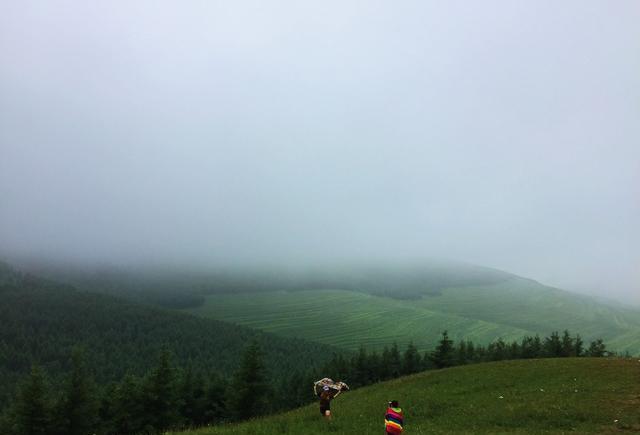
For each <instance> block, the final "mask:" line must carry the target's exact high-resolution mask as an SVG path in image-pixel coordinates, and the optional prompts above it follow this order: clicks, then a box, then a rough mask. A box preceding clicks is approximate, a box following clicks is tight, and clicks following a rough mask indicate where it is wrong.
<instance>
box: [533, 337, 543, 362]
mask: <svg viewBox="0 0 640 435" xmlns="http://www.w3.org/2000/svg"><path fill="white" fill-rule="evenodd" d="M531 354H532V355H533V358H540V357H541V356H542V340H540V336H539V335H538V334H536V335H535V337H533V341H532V342H531Z"/></svg>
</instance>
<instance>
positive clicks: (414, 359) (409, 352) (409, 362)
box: [402, 342, 420, 375]
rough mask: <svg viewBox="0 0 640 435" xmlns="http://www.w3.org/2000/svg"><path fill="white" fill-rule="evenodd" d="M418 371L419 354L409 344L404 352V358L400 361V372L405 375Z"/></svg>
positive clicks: (416, 349) (411, 344) (411, 343)
mask: <svg viewBox="0 0 640 435" xmlns="http://www.w3.org/2000/svg"><path fill="white" fill-rule="evenodd" d="M419 370H420V354H419V353H418V348H416V347H415V346H414V345H413V342H410V343H409V345H408V346H407V349H406V350H405V351H404V358H403V361H402V372H403V373H404V374H405V375H409V374H411V373H416V372H418V371H419Z"/></svg>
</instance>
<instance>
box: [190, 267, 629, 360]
mask: <svg viewBox="0 0 640 435" xmlns="http://www.w3.org/2000/svg"><path fill="white" fill-rule="evenodd" d="M191 311H192V312H193V313H195V314H198V315H202V316H205V317H213V318H216V319H219V320H225V321H231V322H236V323H239V324H242V325H246V326H250V327H254V328H258V329H262V330H265V331H269V332H274V333H278V334H282V335H287V336H297V337H303V338H307V339H311V340H315V341H319V342H323V343H327V344H334V345H338V346H342V347H345V348H349V349H355V348H357V347H358V346H360V345H361V344H365V345H367V346H371V347H378V348H379V347H381V346H383V345H385V344H390V343H391V342H393V341H397V342H398V343H399V344H405V343H407V342H408V341H409V340H413V341H414V343H416V345H417V346H418V347H419V348H421V349H430V348H432V347H433V345H434V344H435V342H436V340H437V337H438V335H439V334H440V332H441V331H442V330H443V329H448V330H449V331H450V333H451V335H452V336H453V337H454V338H455V339H462V338H464V339H470V340H473V341H475V342H479V343H488V342H489V341H492V340H494V339H496V338H498V337H502V338H503V339H506V340H510V339H514V338H519V337H521V336H523V335H525V334H529V335H533V334H536V333H539V334H541V335H547V334H549V333H550V332H551V331H552V330H560V331H561V330H563V329H569V330H571V331H572V332H574V333H575V332H578V333H580V334H582V335H583V337H584V338H585V339H587V340H589V339H595V338H604V339H605V340H606V342H607V343H608V345H609V346H610V348H612V349H616V350H619V351H624V350H629V351H630V352H632V353H634V354H635V353H639V352H640V313H639V312H637V311H636V312H634V311H631V310H625V309H623V308H618V307H612V306H608V305H604V304H601V303H598V302H596V301H594V300H592V299H589V298H587V297H583V296H579V295H576V294H573V293H569V292H565V291H561V290H558V289H553V288H550V287H546V286H543V285H541V284H538V283H536V282H534V281H530V280H526V279H521V278H513V279H510V280H508V281H505V282H502V283H497V284H493V285H485V286H475V287H472V286H467V287H461V288H448V289H444V290H441V292H440V294H439V295H429V296H424V297H422V298H420V299H415V300H406V299H405V300H398V299H391V298H386V297H378V296H372V295H369V294H366V293H362V292H357V291H345V290H313V291H295V292H284V291H280V292H258V293H243V294H218V295H213V296H209V297H208V298H207V301H206V303H205V305H204V306H201V307H199V308H196V309H193V310H191Z"/></svg>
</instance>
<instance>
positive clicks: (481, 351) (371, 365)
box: [323, 331, 613, 387]
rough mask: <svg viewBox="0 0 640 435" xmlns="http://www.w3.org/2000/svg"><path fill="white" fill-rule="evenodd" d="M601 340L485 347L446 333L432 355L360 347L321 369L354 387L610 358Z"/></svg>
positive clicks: (550, 339) (559, 338)
mask: <svg viewBox="0 0 640 435" xmlns="http://www.w3.org/2000/svg"><path fill="white" fill-rule="evenodd" d="M611 355H613V352H610V351H607V349H606V345H605V343H604V342H603V340H602V339H597V340H595V341H592V342H591V343H590V344H589V346H588V347H586V346H585V343H584V340H583V339H582V338H581V337H580V335H579V334H578V335H576V336H572V335H571V334H570V333H569V331H564V332H563V333H562V334H560V333H558V332H557V331H556V332H553V333H551V335H549V336H547V337H543V338H541V337H540V336H539V335H535V336H533V337H531V336H525V337H524V338H522V339H521V340H519V341H512V342H505V341H504V340H502V339H498V340H496V341H494V342H492V343H490V344H489V345H487V346H482V345H478V344H474V343H473V342H472V341H468V340H461V341H459V342H458V343H457V344H456V343H455V342H454V341H453V340H451V339H450V338H449V334H448V332H447V331H444V332H443V333H442V337H441V338H440V340H439V341H438V344H437V346H436V347H435V349H434V350H432V351H426V352H424V353H423V354H420V352H419V351H418V349H417V348H416V347H415V346H414V345H413V343H409V345H408V346H407V347H406V349H405V350H404V352H400V350H399V349H398V346H397V344H395V343H394V344H393V345H392V346H391V347H386V346H385V347H384V349H383V350H382V352H380V353H378V352H376V351H373V352H367V350H366V349H365V348H364V347H361V348H360V350H359V352H358V353H357V354H355V355H354V356H352V357H351V358H350V359H346V358H345V357H344V356H343V355H339V354H334V356H333V358H332V359H331V360H330V361H329V362H328V363H327V364H325V365H324V367H323V372H324V373H329V374H331V376H334V377H335V378H336V379H347V380H348V381H349V385H352V386H354V387H359V386H364V385H369V384H372V383H375V382H380V381H384V380H388V379H393V378H397V377H399V376H404V375H409V374H412V373H416V372H420V371H424V370H432V369H440V368H446V367H452V366H457V365H464V364H473V363H480V362H489V361H501V360H513V359H530V358H563V357H583V356H589V357H604V356H611Z"/></svg>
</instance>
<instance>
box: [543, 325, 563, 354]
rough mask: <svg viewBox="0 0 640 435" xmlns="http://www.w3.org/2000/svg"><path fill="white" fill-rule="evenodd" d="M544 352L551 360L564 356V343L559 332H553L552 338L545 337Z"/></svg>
mask: <svg viewBox="0 0 640 435" xmlns="http://www.w3.org/2000/svg"><path fill="white" fill-rule="evenodd" d="M544 351H545V354H546V355H547V356H549V357H551V358H556V357H559V356H562V341H561V340H560V335H559V334H558V331H554V332H552V333H551V336H550V337H545V339H544Z"/></svg>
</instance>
